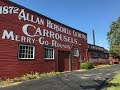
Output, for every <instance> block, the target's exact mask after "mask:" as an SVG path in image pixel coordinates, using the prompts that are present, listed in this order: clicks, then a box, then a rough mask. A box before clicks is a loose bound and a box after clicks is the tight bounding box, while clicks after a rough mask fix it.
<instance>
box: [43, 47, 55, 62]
mask: <svg viewBox="0 0 120 90" xmlns="http://www.w3.org/2000/svg"><path fill="white" fill-rule="evenodd" d="M45 49H47V50H48V52H47V53H48V54H50V55H52V56H49V57H45V56H46V55H45V54H46V51H45ZM51 50H52V51H53V52H51ZM44 59H46V60H54V48H50V47H44Z"/></svg>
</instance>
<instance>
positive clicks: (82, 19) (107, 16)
mask: <svg viewBox="0 0 120 90" xmlns="http://www.w3.org/2000/svg"><path fill="white" fill-rule="evenodd" d="M11 1H12V2H15V3H17V4H20V5H22V6H24V7H27V8H29V9H31V10H33V11H36V12H38V13H40V14H42V15H45V16H47V17H49V18H51V19H54V20H56V21H58V22H60V23H63V24H65V25H67V26H70V27H72V28H75V29H78V30H80V31H83V32H85V33H87V40H88V43H90V44H93V37H92V31H93V30H94V32H95V41H96V45H98V46H102V47H104V48H106V49H108V47H109V45H108V42H107V40H106V38H107V32H108V31H109V29H110V28H109V26H110V25H111V23H112V22H113V21H115V20H116V19H117V18H118V17H119V16H120V0H11Z"/></svg>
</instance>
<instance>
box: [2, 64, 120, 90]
mask: <svg viewBox="0 0 120 90" xmlns="http://www.w3.org/2000/svg"><path fill="white" fill-rule="evenodd" d="M119 70H120V65H119V64H118V65H113V66H110V67H104V68H99V69H92V70H89V71H85V72H80V71H73V72H65V73H63V74H60V75H58V76H53V77H50V78H49V77H48V78H44V79H39V80H31V81H26V82H24V83H22V84H20V85H17V86H11V87H6V88H0V90H102V87H103V86H104V83H105V82H106V80H108V79H110V78H111V77H112V76H113V75H114V74H115V73H116V72H118V71H119Z"/></svg>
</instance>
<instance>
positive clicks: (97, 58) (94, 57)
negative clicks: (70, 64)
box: [88, 44, 109, 65]
mask: <svg viewBox="0 0 120 90" xmlns="http://www.w3.org/2000/svg"><path fill="white" fill-rule="evenodd" d="M88 60H89V61H91V62H92V63H93V64H94V65H100V64H109V53H108V50H106V49H105V48H103V47H100V46H97V45H92V44H88Z"/></svg>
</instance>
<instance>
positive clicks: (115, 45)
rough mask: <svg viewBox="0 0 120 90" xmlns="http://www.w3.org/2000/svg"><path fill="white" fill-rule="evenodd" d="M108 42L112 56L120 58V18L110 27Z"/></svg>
mask: <svg viewBox="0 0 120 90" xmlns="http://www.w3.org/2000/svg"><path fill="white" fill-rule="evenodd" d="M107 40H108V43H109V50H110V51H109V53H110V55H112V56H115V58H116V57H118V58H120V17H119V18H118V19H117V20H116V21H114V22H112V24H111V25H110V30H109V32H108V33H107Z"/></svg>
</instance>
